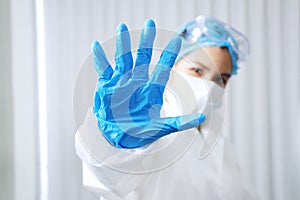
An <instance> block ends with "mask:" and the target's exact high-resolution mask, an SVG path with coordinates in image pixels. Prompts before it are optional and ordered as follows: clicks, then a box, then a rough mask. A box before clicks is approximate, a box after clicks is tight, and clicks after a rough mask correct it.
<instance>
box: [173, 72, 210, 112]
mask: <svg viewBox="0 0 300 200" xmlns="http://www.w3.org/2000/svg"><path fill="white" fill-rule="evenodd" d="M206 82H207V81H206V80H204V79H201V78H197V77H193V76H190V75H186V74H182V73H180V72H176V71H175V72H174V73H173V74H172V78H171V80H170V81H169V83H168V85H167V90H169V93H170V91H171V93H172V94H173V96H174V97H175V99H176V101H177V103H178V104H177V105H178V106H179V107H180V112H179V113H177V115H185V114H191V113H204V111H205V108H206V106H207V105H208V103H209V99H210V91H209V90H210V88H209V86H208V84H207V83H206ZM169 99H170V98H169ZM174 109H175V108H174ZM176 109H177V108H176Z"/></svg>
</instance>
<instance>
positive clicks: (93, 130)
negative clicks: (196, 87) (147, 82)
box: [76, 103, 258, 200]
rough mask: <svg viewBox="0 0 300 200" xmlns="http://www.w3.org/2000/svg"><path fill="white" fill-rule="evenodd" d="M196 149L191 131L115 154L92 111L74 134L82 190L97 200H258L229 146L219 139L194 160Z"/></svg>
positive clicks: (195, 137)
mask: <svg viewBox="0 0 300 200" xmlns="http://www.w3.org/2000/svg"><path fill="white" fill-rule="evenodd" d="M164 106H165V107H168V105H167V104H165V103H164ZM172 108H174V106H173V107H172ZM175 112H176V111H175ZM202 143H203V136H202V135H201V134H200V133H199V131H198V129H197V128H194V129H189V130H187V131H182V132H177V133H172V134H170V135H168V136H165V137H162V138H160V139H159V140H157V141H156V142H154V143H152V144H150V145H148V146H146V147H144V148H138V149H118V148H115V147H113V146H111V145H110V144H109V143H108V142H107V141H106V139H105V138H104V137H103V136H102V134H101V132H100V130H99V128H98V126H97V119H96V117H95V116H94V114H93V111H92V109H89V110H88V113H87V115H86V118H85V121H84V123H83V124H82V125H81V126H80V127H79V129H78V131H77V133H76V151H77V154H78V156H79V157H80V158H81V160H82V162H83V184H84V186H86V187H87V188H89V189H90V190H93V191H95V192H97V193H98V195H99V196H100V199H102V200H104V199H105V200H121V199H123V200H157V199H163V200H169V199H170V200H171V199H172V200H182V199H188V200H199V199H204V200H219V199H224V200H225V199H226V200H246V199H258V198H257V197H256V196H255V195H254V194H253V193H252V192H251V191H250V187H248V185H247V184H245V183H244V181H243V180H242V175H241V173H240V169H239V166H238V164H237V161H236V160H237V159H236V158H235V156H234V154H233V152H234V150H233V148H232V145H231V144H230V142H229V141H228V140H227V139H226V138H225V137H224V136H222V137H221V138H220V139H219V141H218V143H217V145H215V147H214V149H213V151H211V153H210V154H209V155H208V156H207V157H206V158H205V159H199V145H200V144H202Z"/></svg>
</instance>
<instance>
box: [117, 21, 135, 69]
mask: <svg viewBox="0 0 300 200" xmlns="http://www.w3.org/2000/svg"><path fill="white" fill-rule="evenodd" d="M115 61H116V69H117V70H118V71H119V72H121V73H122V74H125V73H126V72H128V71H130V70H131V69H132V66H133V59H132V54H131V44H130V35H129V31H128V28H127V26H126V25H125V24H120V25H119V26H118V27H117V30H116V52H115Z"/></svg>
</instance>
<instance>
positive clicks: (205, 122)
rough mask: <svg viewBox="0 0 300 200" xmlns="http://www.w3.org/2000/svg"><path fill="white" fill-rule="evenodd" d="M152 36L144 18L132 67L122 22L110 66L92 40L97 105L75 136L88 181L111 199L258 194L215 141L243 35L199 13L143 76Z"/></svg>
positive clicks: (245, 196) (241, 56) (221, 140)
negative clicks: (246, 182) (114, 62)
mask: <svg viewBox="0 0 300 200" xmlns="http://www.w3.org/2000/svg"><path fill="white" fill-rule="evenodd" d="M155 33H156V32H155V24H154V22H153V21H152V20H147V21H146V22H145V25H144V27H143V30H142V33H141V36H140V43H139V47H138V50H137V57H136V61H135V65H134V63H133V59H132V55H131V47H130V36H129V32H128V29H127V27H126V25H124V24H121V25H120V26H119V27H118V28H117V36H116V44H117V48H116V53H115V61H116V67H115V68H114V69H113V68H112V67H111V66H110V64H109V62H108V60H107V58H106V56H105V53H104V51H103V49H102V48H101V45H100V44H99V43H98V42H94V43H93V45H92V53H93V58H94V65H95V68H96V71H97V72H98V76H99V79H98V84H97V87H96V92H95V100H94V108H93V111H92V110H89V111H88V114H87V116H86V119H85V122H84V124H83V125H82V126H81V127H80V128H79V130H78V132H77V134H76V150H77V154H78V155H79V157H80V158H81V159H82V161H83V177H84V185H85V186H86V187H88V188H89V189H91V190H93V191H95V192H97V193H98V194H99V196H100V198H101V199H108V200H110V199H142V200H154V199H184V198H185V199H255V198H256V197H255V196H254V195H253V194H252V193H251V192H249V190H248V188H247V186H246V185H245V184H244V183H243V181H242V179H241V175H240V174H239V168H238V166H237V163H236V162H235V160H234V156H233V154H232V149H231V148H232V147H231V145H230V144H229V143H228V141H227V140H226V139H225V138H223V137H222V138H220V133H221V131H222V126H223V122H224V115H223V114H224V103H223V96H224V95H223V92H224V87H225V86H226V84H227V82H228V80H229V78H230V76H231V75H233V74H236V71H237V69H238V65H237V63H238V61H242V60H243V59H244V58H245V55H246V54H247V51H248V48H247V45H248V42H247V39H246V38H245V37H244V36H243V35H242V34H240V33H239V32H237V31H236V30H234V29H233V28H232V27H230V26H229V25H227V24H225V23H223V22H221V21H219V20H217V19H214V18H211V17H205V16H199V17H197V18H196V19H194V20H192V21H190V22H188V23H187V24H185V25H183V26H182V27H181V28H180V29H179V34H178V37H175V38H174V39H173V40H172V41H171V42H170V43H169V44H168V45H167V46H166V48H165V49H164V51H163V52H162V55H161V57H160V59H159V61H158V64H157V65H156V67H155V69H154V71H153V72H152V74H151V75H150V76H148V70H149V65H150V61H151V56H152V48H153V41H154V37H155ZM133 65H134V66H133ZM173 66H174V67H173ZM172 67H173V69H174V70H171V69H172ZM203 113H204V114H203ZM97 125H98V126H97ZM218 139H219V140H218ZM217 141H218V143H216V142H217ZM212 147H215V148H213V150H212ZM200 158H201V159H200Z"/></svg>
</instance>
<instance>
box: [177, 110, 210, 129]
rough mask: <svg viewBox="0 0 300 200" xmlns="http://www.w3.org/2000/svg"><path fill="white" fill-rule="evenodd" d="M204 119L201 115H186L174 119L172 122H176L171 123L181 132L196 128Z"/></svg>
mask: <svg viewBox="0 0 300 200" xmlns="http://www.w3.org/2000/svg"><path fill="white" fill-rule="evenodd" d="M205 118H206V117H205V115H204V114H202V113H196V114H188V115H183V116H179V117H175V118H174V120H176V121H177V122H175V123H174V122H173V124H177V125H178V127H177V128H178V130H179V131H183V130H187V129H190V128H194V127H196V126H198V125H199V124H201V123H203V122H204V120H205Z"/></svg>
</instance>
